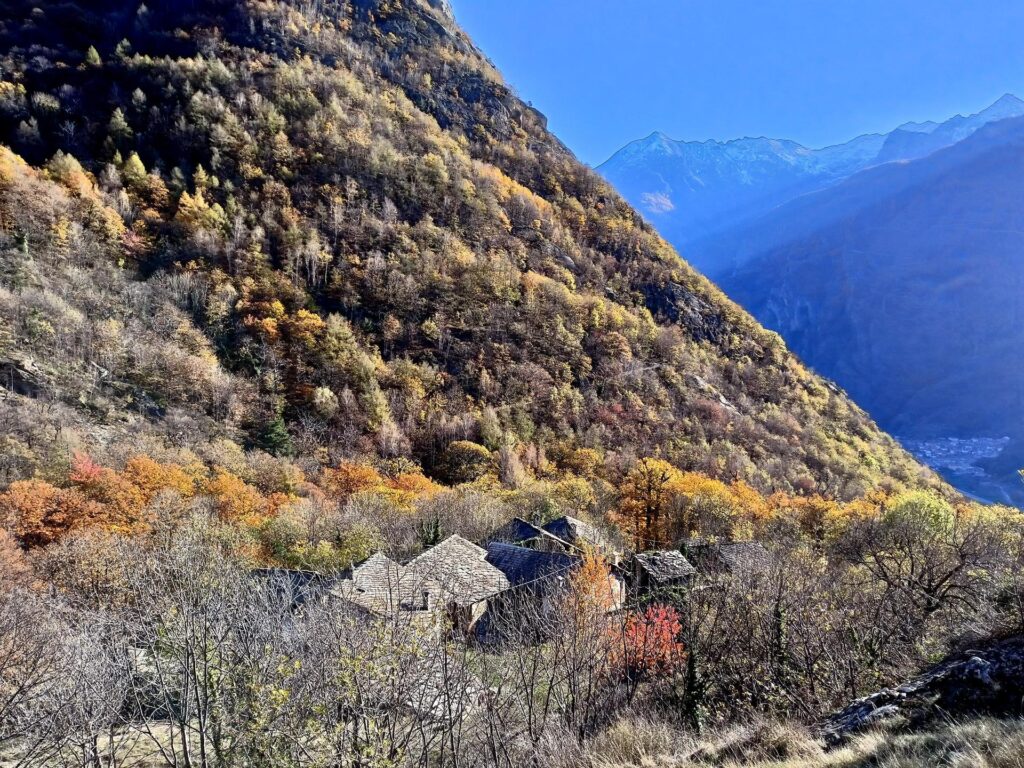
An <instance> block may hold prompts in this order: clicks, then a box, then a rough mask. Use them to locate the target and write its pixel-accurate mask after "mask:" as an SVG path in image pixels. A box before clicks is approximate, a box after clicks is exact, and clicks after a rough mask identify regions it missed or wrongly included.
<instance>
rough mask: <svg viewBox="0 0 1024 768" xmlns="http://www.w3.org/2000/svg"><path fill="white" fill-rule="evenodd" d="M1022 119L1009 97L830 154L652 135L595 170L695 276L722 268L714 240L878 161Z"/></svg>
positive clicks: (764, 143)
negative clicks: (696, 272)
mask: <svg viewBox="0 0 1024 768" xmlns="http://www.w3.org/2000/svg"><path fill="white" fill-rule="evenodd" d="M1022 114H1024V102H1022V101H1021V100H1020V99H1018V98H1016V97H1015V96H1011V95H1009V94H1007V95H1005V96H1003V97H1002V98H1000V99H999V100H998V101H996V102H995V103H994V104H992V105H991V106H989V107H988V108H986V109H984V110H982V111H981V112H979V113H977V114H975V115H970V116H968V117H963V116H960V115H957V116H956V117H953V118H951V119H949V120H947V121H945V122H943V123H941V124H937V123H906V124H904V125H902V126H900V127H899V128H897V129H896V130H894V131H892V132H891V133H888V134H868V135H864V136H858V137H857V138H855V139H853V140H851V141H849V142H846V143H844V144H839V145H836V146H832V147H825V148H823V149H808V148H807V147H804V146H801V145H800V144H797V143H796V142H792V141H786V140H778V139H764V138H758V139H750V138H747V139H735V140H733V141H727V142H718V141H705V142H687V141H673V140H671V139H669V138H668V137H666V136H664V134H660V133H655V134H652V135H651V136H649V137H647V138H646V139H642V140H640V141H636V142H633V143H632V144H629V145H627V146H626V147H623V148H622V149H621V150H619V151H618V152H616V153H615V154H614V155H613V156H612V157H611V158H609V159H608V160H607V161H606V162H605V163H603V164H602V165H601V166H600V167H599V168H598V170H599V171H600V173H601V174H602V175H603V176H604V177H605V178H606V179H608V180H609V181H611V182H612V184H614V185H615V187H616V188H617V189H618V190H619V191H620V192H622V194H623V195H624V196H625V197H626V199H627V200H629V201H630V202H631V203H633V204H634V205H635V206H637V207H638V208H639V209H640V210H641V212H642V213H643V214H644V215H645V216H647V218H648V220H650V221H651V222H652V223H653V224H655V226H657V227H658V230H659V231H660V232H661V233H662V234H663V235H664V236H665V237H666V239H668V240H669V241H670V242H671V243H672V244H673V245H675V246H676V247H677V248H679V249H680V250H681V251H682V252H683V253H684V254H685V255H686V258H687V259H689V260H690V262H691V263H692V264H693V265H694V266H695V267H696V268H697V269H699V270H701V271H703V272H705V273H706V274H709V275H712V276H713V275H714V274H716V273H717V272H718V271H719V270H720V269H721V268H722V264H721V259H722V255H721V249H719V248H717V247H716V246H717V244H718V243H717V240H718V235H719V234H721V233H722V232H728V231H731V230H732V229H735V228H736V227H738V226H741V225H742V224H744V223H747V222H749V221H751V220H753V219H755V218H757V217H758V216H760V215H762V214H765V213H767V212H768V211H770V210H771V209H772V208H774V207H775V206H777V205H781V204H783V203H785V202H787V201H789V200H792V199H794V198H796V197H799V196H800V195H803V194H806V193H808V192H813V191H816V190H819V189H823V188H826V187H828V186H830V185H832V184H835V183H836V182H838V181H841V180H842V179H844V178H847V177H849V176H850V175H852V174H854V173H856V172H858V171H861V170H863V169H865V168H868V167H870V166H873V165H878V164H880V163H884V162H890V161H893V160H910V159H914V158H918V157H924V156H925V155H927V154H930V153H931V152H934V151H936V150H938V149H942V148H943V147H948V146H950V145H952V144H955V143H956V142H958V141H960V140H962V139H964V138H966V137H967V136H969V135H971V133H973V132H974V131H976V130H977V129H978V128H980V127H981V126H983V125H986V124H988V123H990V122H993V121H995V120H1000V119H1004V118H1007V117H1014V116H1019V115H1022Z"/></svg>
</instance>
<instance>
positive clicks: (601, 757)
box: [572, 719, 1024, 768]
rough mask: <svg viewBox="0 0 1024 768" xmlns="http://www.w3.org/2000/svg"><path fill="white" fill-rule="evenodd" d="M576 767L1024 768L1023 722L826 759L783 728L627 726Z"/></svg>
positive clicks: (956, 727)
mask: <svg viewBox="0 0 1024 768" xmlns="http://www.w3.org/2000/svg"><path fill="white" fill-rule="evenodd" d="M572 762H574V763H576V760H573V761H572ZM576 764H577V765H581V766H588V768H709V767H710V766H714V767H715V768H739V766H749V767H752V768H859V767H861V766H864V767H865V768H866V767H868V766H870V768H939V767H940V766H941V767H945V766H949V768H1024V721H1017V720H993V719H976V720H970V721H966V722H962V723H948V724H942V725H936V726H935V727H933V728H932V729H930V730H927V731H923V732H919V733H899V732H888V731H881V730H879V731H874V732H872V733H867V734H864V735H861V736H859V737H857V738H856V739H854V740H852V741H851V742H850V743H849V744H848V745H846V746H844V747H843V748H841V749H836V750H832V751H830V752H825V751H824V750H823V749H822V748H821V745H820V744H819V743H818V742H817V741H816V740H815V739H814V738H813V736H812V735H811V734H810V732H808V731H807V730H805V729H802V728H800V727H796V726H791V725H784V724H780V723H773V722H764V723H755V724H751V725H745V726H735V727H732V728H728V729H726V730H724V731H722V732H720V733H718V734H714V733H712V734H707V735H706V736H704V737H703V738H701V739H700V740H699V741H698V740H695V739H693V738H692V737H690V736H688V735H686V734H683V733H680V732H679V731H677V730H674V729H673V728H671V727H670V726H667V725H664V724H659V723H651V722H648V721H643V720H627V721H621V722H619V723H617V724H616V725H614V726H613V727H611V728H610V729H608V730H607V731H606V732H605V733H603V734H602V735H601V736H600V737H599V738H597V739H596V740H595V741H594V742H593V743H592V744H591V745H590V746H589V747H588V748H587V749H586V751H585V753H584V754H583V755H580V756H579V762H578V763H576Z"/></svg>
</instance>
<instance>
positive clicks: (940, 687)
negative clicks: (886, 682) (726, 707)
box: [820, 636, 1024, 746]
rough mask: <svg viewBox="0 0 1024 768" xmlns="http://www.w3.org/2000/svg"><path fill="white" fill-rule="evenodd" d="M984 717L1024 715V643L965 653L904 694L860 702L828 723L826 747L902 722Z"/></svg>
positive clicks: (907, 686) (901, 690) (892, 692)
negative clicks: (886, 723)
mask: <svg viewBox="0 0 1024 768" xmlns="http://www.w3.org/2000/svg"><path fill="white" fill-rule="evenodd" d="M980 714H984V715H994V716H1011V717H1016V716H1020V715H1022V714H1024V637H1022V636H1016V637H1013V638H1010V639H1007V640H1003V641H1001V642H998V643H994V644H992V645H990V646H988V647H987V648H985V649H984V650H969V651H965V652H964V653H961V654H958V655H956V656H953V657H951V658H949V659H947V660H946V661H944V662H942V663H941V664H938V665H937V666H935V667H934V668H932V669H931V670H929V671H928V672H926V673H925V674H923V675H921V676H920V677H917V678H915V679H913V680H911V681H910V682H907V683H904V684H903V685H901V686H899V687H898V688H886V689H884V690H881V691H878V692H877V693H873V694H871V695H870V696H866V697H864V698H862V699H858V700H857V701H854V702H853V703H851V704H850V705H849V706H847V707H846V708H845V709H843V710H841V711H839V712H837V713H835V714H833V715H832V716H831V717H829V718H827V719H826V720H825V721H824V722H823V723H822V724H821V726H820V734H821V737H822V739H823V740H824V741H825V744H826V745H828V746H834V745H836V744H840V743H842V742H843V741H845V740H846V738H847V737H848V736H851V735H853V734H855V733H857V732H859V731H862V730H864V729H866V728H869V727H871V726H874V725H877V724H878V723H880V722H883V721H885V720H891V719H893V718H896V717H900V718H903V719H905V720H907V721H909V722H910V723H912V724H919V723H924V722H926V721H928V720H932V719H934V718H936V717H943V716H952V717H959V716H963V715H980Z"/></svg>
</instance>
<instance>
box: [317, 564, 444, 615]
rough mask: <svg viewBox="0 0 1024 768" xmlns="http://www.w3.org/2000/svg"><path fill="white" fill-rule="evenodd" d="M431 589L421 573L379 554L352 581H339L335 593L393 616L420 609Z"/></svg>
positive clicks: (357, 568)
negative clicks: (398, 612)
mask: <svg viewBox="0 0 1024 768" xmlns="http://www.w3.org/2000/svg"><path fill="white" fill-rule="evenodd" d="M431 586H432V585H430V584H429V582H428V580H426V579H425V578H424V577H423V576H422V575H420V574H419V573H416V572H413V571H410V570H409V569H407V568H406V567H405V566H404V565H401V564H400V563H396V562H395V561H394V560H392V559H391V558H389V557H388V556H386V555H384V554H382V553H380V552H377V553H376V554H374V555H371V556H370V557H369V558H367V559H366V560H364V561H363V562H362V563H360V564H359V565H357V566H355V567H354V568H353V569H352V571H351V573H350V576H349V578H346V579H341V580H340V581H338V582H337V583H336V584H335V587H334V589H333V590H332V592H333V593H334V594H337V595H339V596H340V597H343V598H345V599H346V600H350V601H352V602H353V603H355V604H356V605H359V606H361V607H363V608H366V609H367V610H370V611H373V612H375V613H385V614H391V613H394V612H396V611H399V610H407V611H411V610H421V609H422V608H421V602H422V593H423V591H424V590H430V589H431ZM434 589H435V590H436V586H435V587H434Z"/></svg>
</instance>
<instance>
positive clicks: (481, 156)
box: [0, 0, 936, 499]
mask: <svg viewBox="0 0 1024 768" xmlns="http://www.w3.org/2000/svg"><path fill="white" fill-rule="evenodd" d="M0 16H2V19H3V26H2V30H0V40H2V48H3V50H4V52H5V53H4V55H3V58H2V60H0V71H2V77H3V81H2V83H0V140H2V141H3V142H4V143H6V144H8V145H9V146H10V147H11V148H12V150H13V153H16V154H12V153H7V154H6V155H5V158H4V175H3V189H2V206H3V237H4V241H5V242H4V250H3V255H2V258H3V273H2V274H3V278H2V280H3V293H2V294H0V296H2V301H3V304H4V311H3V313H2V317H3V326H2V333H0V364H2V367H3V371H4V383H5V388H6V392H7V394H6V397H5V400H4V401H3V405H2V406H0V407H2V409H3V412H4V424H5V427H4V436H3V439H4V440H5V441H6V446H7V447H6V449H5V451H4V467H3V480H4V482H11V481H14V480H18V479H23V478H26V477H30V476H33V475H39V476H41V477H47V478H49V479H51V480H56V481H60V479H61V477H62V473H66V471H67V466H68V463H69V461H70V456H71V455H72V454H73V453H76V452H82V453H88V454H89V455H91V456H93V457H95V458H96V459H98V460H99V461H101V462H106V463H110V464H113V465H117V464H118V463H119V462H123V461H124V459H125V457H127V456H130V455H133V454H135V453H139V452H148V453H154V452H156V453H159V451H160V450H163V451H168V450H171V449H172V447H173V449H174V450H180V449H187V450H188V451H189V452H190V454H189V455H190V456H198V457H200V458H202V459H203V461H205V462H206V463H208V464H209V465H211V466H213V465H217V466H220V465H226V464H228V463H229V462H228V461H227V459H225V458H224V456H223V455H220V454H218V451H220V452H221V454H223V452H224V451H227V450H228V448H226V447H225V446H233V448H231V450H240V449H241V448H245V449H250V448H258V449H262V450H263V451H264V452H265V454H264V455H266V454H271V455H277V456H291V457H294V458H295V461H296V462H298V464H299V465H300V466H301V467H303V468H304V470H305V471H306V472H307V473H315V472H317V471H319V469H320V468H321V467H325V466H332V465H335V464H336V463H337V462H338V461H339V460H341V459H351V458H360V459H364V460H375V461H377V462H378V464H380V462H384V464H380V466H384V465H385V464H386V465H387V466H388V467H390V468H391V469H392V470H394V468H395V467H399V468H415V469H417V470H419V469H422V470H423V471H425V472H426V473H427V474H428V475H430V476H432V477H434V478H436V479H439V480H442V481H445V482H456V481H459V480H463V479H466V478H467V477H469V478H470V479H472V478H473V477H477V476H479V475H480V474H481V472H482V470H479V469H473V470H472V471H469V472H468V474H467V471H466V470H465V465H466V464H467V463H468V464H469V465H471V466H472V467H474V468H479V467H484V468H490V467H493V468H494V472H495V474H498V475H501V477H502V478H503V479H504V480H505V481H508V482H515V480H516V478H518V477H520V476H536V477H542V476H545V474H551V473H557V472H559V471H562V472H572V471H574V469H575V470H579V471H582V472H584V473H586V472H589V471H592V470H593V467H595V466H600V467H604V468H605V469H608V470H613V469H614V468H615V467H616V466H625V465H628V463H629V462H630V461H631V460H632V459H633V458H635V457H636V456H643V455H655V454H657V455H660V456H661V457H663V458H665V459H668V460H669V461H671V462H672V463H674V464H675V465H676V466H678V467H680V468H683V469H687V470H697V471H700V472H703V473H706V474H708V475H711V476H713V477H717V478H721V479H723V480H727V481H731V480H741V481H745V482H747V483H749V484H751V485H752V486H753V487H755V488H757V489H758V490H761V491H762V492H769V491H774V490H781V491H788V492H792V493H805V494H806V493H820V494H823V495H826V496H830V497H834V498H838V499H850V498H853V497H856V496H859V495H862V494H863V493H865V492H867V491H869V490H871V489H873V488H880V487H881V488H895V487H899V486H903V485H920V484H934V483H935V482H936V481H935V480H934V478H933V477H932V476H931V475H930V474H928V473H927V472H926V471H925V470H922V469H921V467H920V466H919V465H917V464H916V463H915V462H914V461H913V460H912V459H910V458H909V457H908V456H907V455H906V454H905V453H904V452H903V451H902V450H901V449H899V448H898V447H897V446H896V444H895V443H894V442H893V441H892V440H891V439H890V438H889V437H887V436H886V435H884V434H882V433H881V432H880V431H879V430H878V429H877V428H876V426H875V425H874V424H873V423H872V422H871V420H870V419H869V418H868V417H867V416H866V415H865V414H864V413H863V412H861V411H860V410H859V409H858V408H857V407H856V406H854V405H853V404H852V403H851V402H850V401H849V400H848V399H847V397H846V396H845V395H844V394H843V393H842V392H840V391H839V390H838V389H836V388H835V387H833V386H831V385H830V384H828V383H826V382H824V381H822V380H820V379H818V378H817V377H815V376H813V375H811V374H810V373H808V372H807V371H806V370H805V369H804V368H803V367H802V366H801V365H800V364H799V363H798V362H797V361H796V360H795V359H794V357H793V356H792V355H791V354H790V353H789V352H788V351H787V350H786V348H785V346H784V345H783V343H782V342H781V341H780V339H779V337H778V336H776V335H775V334H773V333H769V332H766V331H765V330H764V329H762V328H761V327H760V326H759V325H758V324H757V323H756V322H755V321H754V320H753V319H751V317H750V316H748V315H747V314H746V313H745V312H743V311H742V310H740V309H739V308H738V307H737V306H736V305H734V304H733V303H732V302H730V301H729V300H728V299H726V298H725V297H724V296H723V294H722V293H721V292H720V291H719V290H718V289H716V288H715V287H714V286H712V285H711V284H710V283H709V282H708V281H707V280H705V279H704V278H703V277H701V276H699V275H698V274H696V273H695V272H694V271H693V270H692V269H690V268H689V267H688V266H687V265H686V264H685V263H683V262H682V261H680V260H679V259H678V257H677V256H676V254H675V253H674V252H673V251H672V249H671V248H670V247H669V246H667V245H666V244H665V242H664V241H663V240H661V239H660V238H659V237H658V236H657V235H656V234H655V233H654V231H653V230H652V229H651V228H650V227H649V226H648V225H646V224H645V223H644V222H643V221H642V220H641V218H640V217H639V216H638V215H637V213H636V212H635V211H634V210H633V209H632V208H630V207H629V206H628V205H627V204H626V203H625V202H624V201H623V200H622V199H621V198H620V197H619V196H618V195H616V194H615V193H614V192H613V191H612V190H611V188H610V187H609V186H608V185H607V184H606V183H604V182H603V181H602V180H601V179H600V178H599V177H598V176H597V175H596V174H594V173H593V172H591V171H590V170H588V169H587V168H585V167H584V166H582V165H581V164H580V163H578V162H577V161H576V160H575V159H574V158H573V156H572V154H571V153H570V152H569V151H567V150H566V149H565V148H564V147H563V146H562V145H561V144H560V143H559V142H558V140H557V139H556V138H555V137H553V136H552V135H551V134H550V133H548V131H547V130H546V128H545V121H544V118H543V117H542V116H541V115H540V114H538V113H537V112H535V111H534V110H533V109H531V108H530V107H528V106H526V105H524V104H523V103H522V102H521V101H520V100H519V99H518V98H517V97H516V96H515V95H514V94H513V93H512V92H511V91H510V90H509V88H508V87H506V86H505V85H504V84H503V83H502V81H501V78H500V75H499V74H498V73H497V72H495V71H494V69H493V68H492V67H491V66H490V64H489V63H488V62H487V61H486V59H485V58H484V57H483V56H482V55H481V54H480V53H479V52H478V51H477V50H476V49H475V48H474V47H473V45H472V44H471V42H470V41H469V40H468V39H467V38H466V37H465V35H464V34H463V33H462V32H461V31H460V30H459V29H458V28H457V27H456V25H455V23H454V21H453V19H452V18H451V17H450V15H448V13H447V11H446V10H445V8H444V6H443V5H439V6H438V7H431V5H430V4H424V3H416V2H412V1H411V0H410V1H407V2H393V1H390V0H380V1H379V2H371V1H369V0H354V1H353V2H320V3H299V2H257V1H255V0H254V1H251V2H214V1H213V0H206V1H202V2H193V3H178V2H153V3H149V4H145V5H143V4H138V3H135V2H107V3H103V4H88V5H87V4H74V3H59V4H58V3H47V2H43V3H30V2H3V3H0ZM17 156H20V157H21V158H24V160H25V161H26V162H27V165H25V164H23V163H22V162H21V160H19V159H18V157H17ZM453 444H454V445H455V448H452V446H453ZM212 446H215V447H212ZM581 457H585V458H581ZM594 457H596V458H594ZM179 459H180V457H179ZM190 460H191V459H190ZM388 462H390V463H388ZM186 463H187V462H186ZM584 465H586V466H587V467H589V469H586V470H580V467H581V466H584ZM605 469H602V470H601V471H605Z"/></svg>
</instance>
